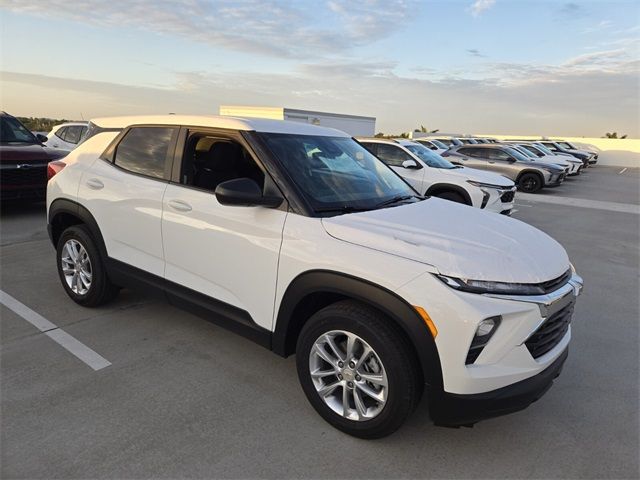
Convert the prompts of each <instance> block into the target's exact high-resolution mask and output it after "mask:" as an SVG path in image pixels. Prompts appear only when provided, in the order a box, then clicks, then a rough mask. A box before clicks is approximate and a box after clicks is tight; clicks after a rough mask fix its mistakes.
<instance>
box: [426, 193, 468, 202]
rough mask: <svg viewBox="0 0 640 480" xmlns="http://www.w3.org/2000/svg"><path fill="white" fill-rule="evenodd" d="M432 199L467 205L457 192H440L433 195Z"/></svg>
mask: <svg viewBox="0 0 640 480" xmlns="http://www.w3.org/2000/svg"><path fill="white" fill-rule="evenodd" d="M433 196H434V197H438V198H442V199H444V200H449V201H451V202H456V203H462V204H464V205H468V203H467V201H466V200H465V199H464V197H463V196H462V195H460V194H459V193H457V192H441V193H436V194H434V195H433Z"/></svg>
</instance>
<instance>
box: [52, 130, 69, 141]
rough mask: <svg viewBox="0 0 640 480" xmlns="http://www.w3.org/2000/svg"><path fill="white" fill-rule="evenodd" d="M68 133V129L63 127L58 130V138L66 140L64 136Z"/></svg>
mask: <svg viewBox="0 0 640 480" xmlns="http://www.w3.org/2000/svg"><path fill="white" fill-rule="evenodd" d="M66 133H67V127H62V128H59V129H58V130H56V133H55V135H56V137H58V138H59V139H60V140H64V136H65V134H66Z"/></svg>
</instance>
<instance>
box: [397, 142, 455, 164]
mask: <svg viewBox="0 0 640 480" xmlns="http://www.w3.org/2000/svg"><path fill="white" fill-rule="evenodd" d="M404 148H406V149H407V150H409V151H410V152H411V153H413V154H414V155H415V156H416V157H418V158H419V159H420V160H422V161H423V162H424V163H426V164H427V166H429V167H433V168H456V166H455V165H454V164H453V163H451V162H449V161H448V160H445V159H444V158H442V157H441V156H440V155H438V154H437V153H435V152H432V151H431V150H429V149H428V148H427V147H425V146H424V145H419V144H416V145H404Z"/></svg>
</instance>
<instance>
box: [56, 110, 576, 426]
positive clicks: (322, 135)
mask: <svg viewBox="0 0 640 480" xmlns="http://www.w3.org/2000/svg"><path fill="white" fill-rule="evenodd" d="M121 121H123V122H125V124H126V125H128V126H127V127H126V128H124V129H123V130H122V131H121V132H119V133H118V132H102V133H97V134H95V135H94V136H92V137H91V138H89V139H88V140H86V141H85V142H84V143H82V144H81V145H80V146H79V147H78V148H77V149H75V150H74V151H72V152H71V153H70V154H69V155H68V156H67V157H66V158H65V159H64V162H65V163H66V166H65V167H64V168H62V169H58V172H59V173H57V174H56V175H55V176H53V177H52V178H51V180H50V181H49V185H48V191H47V215H48V227H49V233H50V236H51V239H52V241H53V243H54V245H55V246H56V249H57V250H56V252H57V253H56V255H57V257H56V261H57V265H58V272H59V275H60V279H61V283H62V286H63V287H64V289H65V291H66V292H67V294H68V295H69V296H70V297H71V299H73V300H74V301H75V302H77V303H78V304H80V305H83V306H87V307H95V306H97V305H100V304H103V303H105V302H107V301H109V300H111V299H113V298H114V296H115V295H116V294H117V293H118V290H119V288H121V287H127V286H134V287H146V288H151V289H154V290H158V291H160V292H162V293H163V294H164V295H165V296H166V298H168V300H169V301H171V302H172V303H174V304H176V305H179V306H181V307H184V308H188V309H190V310H192V311H194V312H196V313H198V314H200V315H202V316H204V317H206V318H208V319H209V320H211V321H213V322H216V323H218V324H220V325H222V326H224V327H226V328H229V329H231V330H234V331H235V332H237V333H239V334H242V335H244V336H246V337H247V338H249V339H251V340H253V341H255V342H257V343H259V344H260V345H262V346H264V347H266V348H269V349H271V350H273V351H274V352H275V353H277V354H279V355H282V356H288V355H291V354H294V353H295V355H296V358H297V370H298V376H299V379H300V382H301V384H302V388H303V390H304V392H305V394H306V395H307V397H308V399H309V401H310V402H311V404H312V405H313V407H314V408H315V409H316V410H317V411H318V413H319V414H320V415H322V417H324V418H325V419H326V420H327V421H328V422H329V423H331V424H332V425H334V426H335V427H337V428H339V429H341V430H343V431H345V432H347V433H349V434H351V435H355V436H359V437H363V438H375V437H381V436H384V435H387V434H389V433H391V432H393V431H394V430H395V429H397V428H398V427H399V426H400V425H401V424H402V423H403V422H404V421H405V420H406V418H407V417H408V416H409V414H410V413H411V411H412V410H413V409H414V408H415V407H416V405H417V404H418V401H419V399H420V397H421V394H422V393H423V389H424V388H425V387H426V394H427V396H428V400H429V411H430V415H431V417H432V419H433V421H434V422H435V423H437V424H439V425H448V426H459V425H468V424H472V423H474V422H476V421H478V420H480V419H483V418H488V417H491V416H495V415H500V414H503V413H507V412H512V411H516V410H520V409H522V408H525V407H526V406H527V405H529V404H530V403H531V402H533V401H535V400H537V399H538V398H539V397H540V396H542V395H543V394H544V392H545V391H546V390H547V389H548V387H549V386H550V384H551V382H552V380H553V379H554V378H555V377H556V376H557V375H558V373H559V372H560V369H561V367H562V365H563V363H564V361H565V359H566V357H567V347H568V344H569V340H570V337H571V328H570V321H571V317H572V312H573V306H574V303H575V299H576V296H577V295H578V294H579V292H580V289H581V286H582V282H581V280H580V278H579V277H578V276H577V275H576V274H575V272H574V271H573V269H572V267H571V264H570V263H569V259H568V258H567V254H566V252H565V250H564V249H563V248H562V246H560V245H559V244H558V243H557V242H556V241H555V240H553V239H552V238H550V237H549V236H547V235H546V234H544V233H543V232H541V231H539V230H537V229H535V228H533V227H531V226H529V225H527V224H525V223H522V222H519V221H517V220H514V219H510V218H508V217H504V216H501V215H488V214H485V213H483V212H481V211H479V210H478V209H475V208H467V207H465V206H463V205H458V204H456V203H453V202H448V201H444V200H441V199H439V198H433V197H432V198H428V199H424V198H422V197H418V196H416V194H415V192H414V191H413V190H412V189H411V188H410V187H409V186H408V185H407V184H406V183H405V182H404V181H403V180H402V179H401V178H400V177H399V176H398V175H397V174H396V173H394V172H393V171H392V170H391V169H390V168H389V167H387V166H386V165H385V164H384V163H382V162H381V161H379V160H378V159H377V158H376V157H374V156H373V155H372V154H370V153H369V152H368V151H367V150H366V149H365V148H364V147H362V146H361V145H360V144H358V143H357V142H356V141H354V140H353V139H352V138H350V137H349V136H347V135H346V134H344V133H342V132H339V131H337V130H333V129H328V128H322V127H316V126H313V125H307V124H301V123H289V122H282V121H277V120H266V119H246V120H245V119H238V118H230V117H195V116H178V115H166V116H157V117H155V116H150V117H132V118H128V119H122V120H121ZM283 395H286V392H283Z"/></svg>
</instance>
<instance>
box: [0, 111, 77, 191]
mask: <svg viewBox="0 0 640 480" xmlns="http://www.w3.org/2000/svg"><path fill="white" fill-rule="evenodd" d="M44 141H46V137H45V136H44V135H38V136H36V135H34V134H33V133H31V132H30V131H29V130H28V129H27V128H26V127H25V126H24V125H22V123H20V121H19V120H18V119H17V118H15V117H13V116H11V115H9V114H8V113H5V112H0V194H1V198H2V200H3V201H5V200H14V199H33V200H39V199H44V198H45V196H46V192H47V164H48V163H49V162H51V161H54V160H59V159H60V158H62V157H64V156H65V155H66V154H67V153H68V152H65V151H62V150H56V149H54V148H48V147H45V146H44V145H42V142H44Z"/></svg>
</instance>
